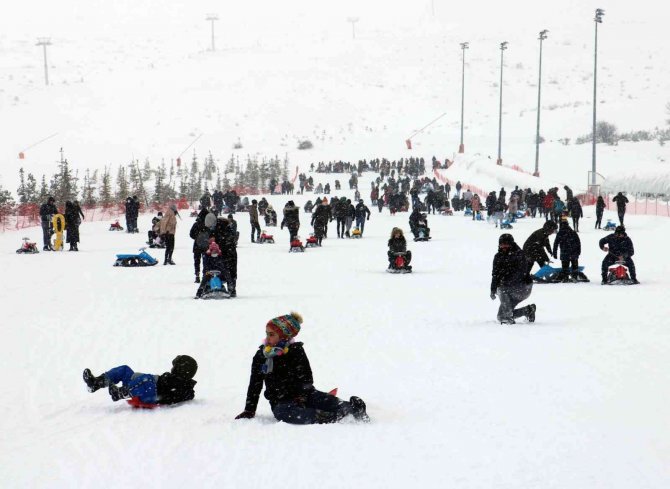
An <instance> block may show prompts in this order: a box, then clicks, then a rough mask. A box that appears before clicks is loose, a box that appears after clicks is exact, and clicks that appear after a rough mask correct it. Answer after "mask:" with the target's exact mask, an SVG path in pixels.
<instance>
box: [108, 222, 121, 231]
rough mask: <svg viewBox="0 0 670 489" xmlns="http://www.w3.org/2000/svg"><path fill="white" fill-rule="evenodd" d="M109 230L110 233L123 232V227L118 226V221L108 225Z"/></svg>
mask: <svg viewBox="0 0 670 489" xmlns="http://www.w3.org/2000/svg"><path fill="white" fill-rule="evenodd" d="M109 230H110V231H123V226H121V224H119V221H116V222H114V223H112V224H110V225H109Z"/></svg>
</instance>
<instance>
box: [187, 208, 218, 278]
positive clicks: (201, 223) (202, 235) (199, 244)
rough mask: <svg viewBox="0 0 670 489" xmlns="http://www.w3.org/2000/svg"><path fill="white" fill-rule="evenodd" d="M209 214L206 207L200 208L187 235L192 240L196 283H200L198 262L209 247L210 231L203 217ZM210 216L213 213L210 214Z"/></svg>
mask: <svg viewBox="0 0 670 489" xmlns="http://www.w3.org/2000/svg"><path fill="white" fill-rule="evenodd" d="M209 214H210V212H209V211H208V210H207V208H205V207H203V208H202V209H200V213H199V214H198V217H197V218H196V219H195V222H194V223H193V226H191V230H190V231H189V236H190V237H191V239H192V240H193V268H194V270H195V283H196V284H199V283H200V263H201V262H202V261H203V254H204V253H206V252H207V249H208V248H209V237H210V234H211V231H210V229H209V228H208V227H207V225H206V224H205V219H206V218H207V216H208V215H209ZM212 216H214V215H213V214H212ZM214 218H215V217H214ZM215 222H216V221H215Z"/></svg>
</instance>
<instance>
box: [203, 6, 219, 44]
mask: <svg viewBox="0 0 670 489" xmlns="http://www.w3.org/2000/svg"><path fill="white" fill-rule="evenodd" d="M205 20H208V21H210V22H211V23H212V51H216V45H215V44H214V22H215V21H217V20H219V16H218V15H216V14H207V18H206V19H205Z"/></svg>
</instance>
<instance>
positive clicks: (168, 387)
mask: <svg viewBox="0 0 670 489" xmlns="http://www.w3.org/2000/svg"><path fill="white" fill-rule="evenodd" d="M197 371H198V364H197V362H196V361H195V360H194V359H193V358H191V357H190V356H188V355H178V356H177V357H175V358H174V360H172V370H171V371H170V372H165V373H164V374H162V375H152V374H143V373H140V372H134V371H133V369H131V368H130V367H129V366H127V365H121V366H119V367H115V368H113V369H111V370H108V371H107V372H105V373H104V374H102V375H100V376H99V377H95V376H94V375H93V373H91V370H90V369H88V368H87V369H84V374H83V377H84V382H85V383H86V385H87V386H88V391H89V392H95V391H97V390H98V389H102V388H103V387H109V395H110V396H112V401H119V400H121V399H130V398H131V397H132V398H135V397H137V398H138V400H139V402H141V403H143V404H159V405H160V404H176V403H178V402H184V401H190V400H191V399H193V398H194V397H195V391H194V390H193V387H194V386H195V384H196V381H195V380H193V377H194V376H195V373H196V372H197ZM119 382H121V383H122V386H121V387H118V386H117V385H116V384H118V383H119Z"/></svg>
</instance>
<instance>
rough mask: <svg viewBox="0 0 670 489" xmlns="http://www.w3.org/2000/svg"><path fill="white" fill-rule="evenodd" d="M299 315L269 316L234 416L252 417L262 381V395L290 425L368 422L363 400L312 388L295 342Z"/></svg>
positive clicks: (305, 361) (299, 346)
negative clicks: (350, 420)
mask: <svg viewBox="0 0 670 489" xmlns="http://www.w3.org/2000/svg"><path fill="white" fill-rule="evenodd" d="M301 324H302V317H301V316H300V314H298V313H296V312H291V313H290V314H286V315H284V316H279V317H276V318H273V319H271V320H270V321H268V323H267V324H266V326H265V333H266V338H265V341H264V342H263V344H262V345H261V346H260V347H259V348H258V351H257V352H256V355H255V356H254V358H253V361H252V363H251V377H250V379H249V389H248V390H247V401H246V405H245V408H244V411H243V412H242V413H240V414H239V415H237V417H236V418H235V419H245V418H246V419H251V418H253V417H254V416H255V415H256V406H257V405H258V398H259V396H260V393H261V390H262V389H263V383H265V398H266V399H267V400H268V401H270V407H271V408H272V413H273V414H274V416H275V418H277V420H279V421H284V422H286V423H291V424H315V423H319V424H321V423H336V422H338V421H340V420H341V419H343V418H344V417H346V416H348V415H352V416H353V417H354V418H355V419H356V420H359V421H369V419H370V418H369V417H368V415H367V413H366V412H365V403H364V402H363V400H362V399H360V398H358V397H351V398H350V399H349V402H347V401H343V400H341V399H338V398H337V397H335V396H333V395H330V394H327V393H325V392H321V391H318V390H316V389H315V388H314V385H313V384H314V380H313V379H312V369H311V368H310V366H309V360H308V359H307V355H306V354H305V350H303V347H302V343H298V342H295V336H296V335H297V334H298V333H299V332H300V325H301Z"/></svg>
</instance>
